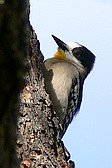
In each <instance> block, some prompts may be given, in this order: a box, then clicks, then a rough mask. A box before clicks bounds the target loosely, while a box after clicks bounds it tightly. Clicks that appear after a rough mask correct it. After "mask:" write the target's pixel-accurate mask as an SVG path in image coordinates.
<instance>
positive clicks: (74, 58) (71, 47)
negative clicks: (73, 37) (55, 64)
mask: <svg viewBox="0 0 112 168" xmlns="http://www.w3.org/2000/svg"><path fill="white" fill-rule="evenodd" d="M67 45H68V47H69V52H68V51H66V55H67V58H68V59H70V60H73V61H74V62H76V63H77V64H78V65H79V66H80V67H83V66H82V64H81V62H80V61H79V60H78V59H77V58H76V57H74V56H73V54H72V50H73V49H74V48H80V47H82V45H81V44H79V43H76V42H69V43H67Z"/></svg>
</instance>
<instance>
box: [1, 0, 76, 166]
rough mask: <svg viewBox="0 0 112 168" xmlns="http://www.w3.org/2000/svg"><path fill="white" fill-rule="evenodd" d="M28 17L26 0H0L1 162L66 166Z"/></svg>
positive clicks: (5, 163) (40, 59)
mask: <svg viewBox="0 0 112 168" xmlns="http://www.w3.org/2000/svg"><path fill="white" fill-rule="evenodd" d="M1 2H2V3H1ZM28 18H29V3H28V1H27V0H26V1H23V0H19V1H18V0H10V1H9V0H6V1H3V0H2V1H1V0H0V167H3V168H9V167H10V168H13V167H14V168H16V167H21V168H29V167H30V168H37V167H38V168H39V167H40V168H56V167H57V168H61V167H63V168H67V167H71V166H72V164H71V163H70V164H69V165H68V163H67V159H66V155H65V149H64V147H63V145H61V143H60V142H59V140H58V130H59V121H58V118H57V117H56V114H55V112H54V111H53V110H52V103H51V101H50V99H49V95H48V94H47V93H46V91H45V86H44V78H43V75H42V69H43V68H44V65H43V55H42V53H41V51H40V44H39V41H38V40H37V37H36V34H35V32H34V31H33V29H32V27H31V26H30V25H29V26H28V27H27V24H28V23H29V22H28ZM26 27H27V29H26ZM26 37H27V38H26ZM29 41H30V45H29V46H28V42H29ZM27 46H28V47H29V54H28V48H27ZM27 55H28V57H27V59H26V56H27ZM25 72H26V73H25ZM23 76H24V80H23ZM23 81H25V82H23ZM23 84H24V87H23ZM18 97H19V100H18ZM19 105H20V108H19ZM17 122H18V123H17ZM16 131H17V134H16ZM16 135H17V136H16ZM16 140H17V141H16ZM16 142H17V143H16ZM15 148H16V151H17V157H18V159H17V157H16V152H15ZM72 163H73V162H72ZM19 164H20V166H19ZM71 168H72V167H71Z"/></svg>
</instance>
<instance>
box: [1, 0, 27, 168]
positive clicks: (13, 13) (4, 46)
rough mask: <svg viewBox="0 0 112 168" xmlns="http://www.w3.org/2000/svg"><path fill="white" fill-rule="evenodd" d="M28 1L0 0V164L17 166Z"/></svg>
mask: <svg viewBox="0 0 112 168" xmlns="http://www.w3.org/2000/svg"><path fill="white" fill-rule="evenodd" d="M27 6H28V4H27V1H23V0H19V1H17V0H14V1H13V0H0V167H1V168H9V167H10V168H16V167H18V159H17V157H16V139H17V137H16V129H17V118H18V111H19V105H18V102H19V100H18V96H19V92H20V90H21V89H22V86H23V76H24V75H25V64H24V60H25V58H26V56H27V51H28V39H27V34H26V28H27V22H28V14H27V12H28V11H27V9H26V8H27Z"/></svg>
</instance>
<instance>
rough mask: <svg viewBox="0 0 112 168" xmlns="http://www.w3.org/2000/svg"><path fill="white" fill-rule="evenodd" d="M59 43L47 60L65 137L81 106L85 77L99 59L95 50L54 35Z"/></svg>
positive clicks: (47, 77)
mask: <svg viewBox="0 0 112 168" xmlns="http://www.w3.org/2000/svg"><path fill="white" fill-rule="evenodd" d="M52 37H53V39H54V40H55V42H56V43H57V45H58V50H57V51H56V53H55V54H54V57H52V58H49V59H47V60H45V62H44V63H45V67H46V72H45V73H44V74H45V75H44V77H45V86H46V91H47V92H48V94H49V96H50V99H51V101H52V103H53V109H54V110H55V111H56V114H57V116H58V118H59V122H60V124H61V128H62V129H61V130H60V132H59V138H60V139H61V138H62V137H63V135H64V133H65V132H66V130H67V128H68V126H69V124H70V123H71V121H72V119H73V117H74V116H75V115H76V114H77V112H78V111H79V109H80V105H81V101H82V92H83V84H84V80H85V79H86V77H87V76H88V74H89V73H90V71H91V70H92V68H93V65H94V62H95V56H94V54H93V53H92V52H91V51H90V50H88V49H87V48H86V47H84V46H82V45H80V44H79V43H74V42H70V43H68V44H65V43H64V42H63V41H62V40H60V39H59V38H57V37H55V36H54V35H52Z"/></svg>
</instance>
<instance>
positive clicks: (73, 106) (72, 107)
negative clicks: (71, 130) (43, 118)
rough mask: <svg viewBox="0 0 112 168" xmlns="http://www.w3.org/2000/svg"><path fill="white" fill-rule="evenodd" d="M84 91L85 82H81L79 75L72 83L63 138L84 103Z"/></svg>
mask: <svg viewBox="0 0 112 168" xmlns="http://www.w3.org/2000/svg"><path fill="white" fill-rule="evenodd" d="M82 90H83V81H81V79H80V76H79V75H78V76H77V77H76V78H75V79H74V80H73V82H72V86H71V90H70V94H69V98H68V109H67V113H66V117H65V119H64V122H63V126H62V127H63V133H61V137H63V135H64V133H65V132H66V130H67V128H68V126H69V124H70V123H71V121H72V119H73V117H74V116H75V115H76V114H77V113H78V111H79V109H80V105H81V101H82Z"/></svg>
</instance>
